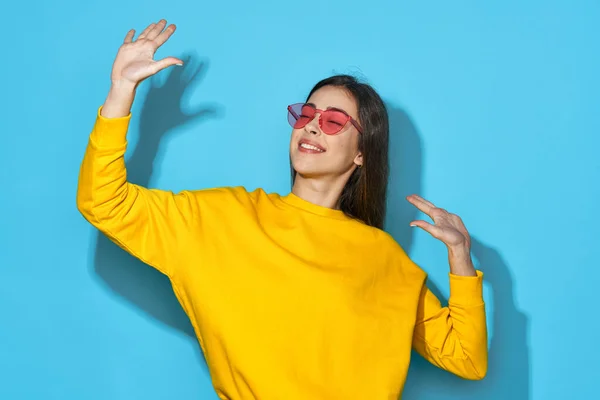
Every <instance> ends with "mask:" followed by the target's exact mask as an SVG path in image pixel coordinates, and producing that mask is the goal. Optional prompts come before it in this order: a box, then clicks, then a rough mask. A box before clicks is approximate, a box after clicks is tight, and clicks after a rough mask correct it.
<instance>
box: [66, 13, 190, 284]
mask: <svg viewBox="0 0 600 400" xmlns="http://www.w3.org/2000/svg"><path fill="white" fill-rule="evenodd" d="M165 25H166V21H164V20H161V21H160V22H158V23H157V24H150V25H149V26H148V27H147V28H146V29H145V30H144V31H143V32H142V33H141V34H140V35H139V37H138V38H137V39H136V40H135V41H133V36H134V33H135V32H134V31H133V30H131V31H129V32H128V33H127V35H126V37H125V40H124V43H123V45H122V46H121V47H120V49H119V51H118V54H117V57H116V59H115V61H114V64H113V68H112V73H111V82H112V85H111V88H110V91H109V93H108V96H107V97H106V101H105V102H104V104H103V105H102V106H101V107H100V108H99V109H98V114H97V116H96V121H95V124H94V127H93V129H92V132H91V134H90V137H89V142H88V146H87V149H86V152H85V155H84V158H83V162H82V164H81V169H80V174H79V182H78V188H77V207H78V209H79V211H80V212H81V213H82V215H83V216H84V217H85V218H86V219H87V220H88V221H89V222H90V223H91V224H92V225H94V226H95V227H96V228H98V229H99V230H100V231H101V232H103V233H104V234H105V235H106V236H108V237H109V238H110V239H111V240H112V241H114V242H115V243H116V244H118V245H119V246H120V247H122V248H123V249H125V250H126V251H128V252H129V253H131V254H132V255H134V256H135V257H137V258H139V259H140V260H142V261H144V262H145V263H147V264H149V265H152V266H154V267H155V268H157V269H158V270H159V271H161V272H163V273H164V274H166V275H168V276H172V274H173V272H174V271H173V268H172V267H171V266H172V265H173V264H174V261H175V260H174V258H176V257H177V255H178V254H179V253H180V252H179V248H180V247H181V246H184V245H185V244H186V243H185V241H186V240H187V238H189V237H190V235H189V234H188V233H190V232H191V231H192V228H193V225H194V223H195V221H196V220H197V218H196V217H197V214H198V210H197V205H196V202H195V199H194V195H193V194H192V193H190V192H187V191H184V192H181V193H179V194H173V193H172V192H168V191H161V190H150V189H147V188H144V187H141V186H138V185H134V184H131V183H129V182H128V181H127V172H126V169H125V160H124V155H125V150H126V147H127V140H126V135H127V130H128V126H129V121H130V118H131V111H130V110H131V106H132V103H133V100H134V97H135V91H136V88H137V86H138V85H139V83H140V82H141V81H142V80H144V79H145V78H147V77H149V76H151V75H153V74H155V73H157V72H158V71H160V70H162V69H164V68H166V67H168V66H171V65H174V64H179V63H182V61H181V60H179V59H177V58H174V57H167V58H164V59H162V60H160V61H154V60H153V56H154V53H155V51H156V49H157V48H158V47H159V46H161V45H162V44H163V43H164V42H165V41H166V40H167V39H168V38H169V37H170V36H171V34H172V33H173V32H174V30H175V26H174V25H171V26H169V27H167V28H166V29H164V28H165Z"/></svg>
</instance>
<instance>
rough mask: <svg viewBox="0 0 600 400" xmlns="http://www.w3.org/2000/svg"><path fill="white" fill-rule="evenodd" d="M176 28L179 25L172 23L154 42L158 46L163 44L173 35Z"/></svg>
mask: <svg viewBox="0 0 600 400" xmlns="http://www.w3.org/2000/svg"><path fill="white" fill-rule="evenodd" d="M176 28H177V27H176V26H175V25H174V24H171V25H169V26H168V27H167V29H165V30H164V31H162V32H161V33H160V34H159V35H158V36H157V37H156V39H154V42H155V43H156V44H157V47H160V46H162V45H163V44H164V43H165V42H166V41H167V40H168V39H169V38H170V37H171V35H172V34H173V33H174V32H175V29H176Z"/></svg>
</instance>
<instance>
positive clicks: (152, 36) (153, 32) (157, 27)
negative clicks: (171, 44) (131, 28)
mask: <svg viewBox="0 0 600 400" xmlns="http://www.w3.org/2000/svg"><path fill="white" fill-rule="evenodd" d="M166 24H167V21H165V20H164V19H161V20H160V21H158V23H156V24H155V25H154V27H153V28H152V29H150V31H149V32H148V34H147V35H146V39H148V40H154V39H156V37H157V36H158V35H159V34H160V33H161V32H162V30H163V29H165V25H166Z"/></svg>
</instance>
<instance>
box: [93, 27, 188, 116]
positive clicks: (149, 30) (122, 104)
mask: <svg viewBox="0 0 600 400" xmlns="http://www.w3.org/2000/svg"><path fill="white" fill-rule="evenodd" d="M166 25H167V21H165V20H164V19H161V20H160V21H158V22H157V23H155V24H150V25H148V26H147V27H146V29H144V31H143V32H142V33H141V34H140V35H139V36H138V38H137V39H136V40H133V35H134V34H135V30H133V29H132V30H130V31H129V32H127V35H126V36H125V40H124V41H123V44H122V45H121V47H120V48H119V51H118V53H117V57H116V58H115V61H114V62H113V67H112V72H111V75H110V79H111V82H112V84H111V87H110V91H109V92H108V96H107V97H106V100H105V102H104V104H103V106H102V112H101V115H102V116H104V117H107V118H117V117H124V116H126V115H128V114H129V113H130V110H131V106H132V104H133V100H134V97H135V92H136V89H137V86H138V85H139V84H140V82H142V81H143V80H144V79H146V78H147V77H149V76H152V75H154V74H156V73H157V72H159V71H160V70H162V69H165V68H167V67H169V66H171V65H175V64H177V65H183V61H182V60H180V59H179V58H177V57H165V58H163V59H162V60H158V61H155V60H154V53H156V50H157V49H158V48H159V47H160V46H162V45H163V44H164V43H165V42H166V41H167V40H168V39H169V38H170V37H171V35H172V34H173V32H175V25H173V24H171V25H169V26H168V27H167V28H166V29H165V26H166Z"/></svg>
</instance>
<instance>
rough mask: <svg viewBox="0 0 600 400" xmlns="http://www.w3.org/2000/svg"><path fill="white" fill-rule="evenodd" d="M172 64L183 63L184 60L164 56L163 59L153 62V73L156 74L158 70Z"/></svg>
mask: <svg viewBox="0 0 600 400" xmlns="http://www.w3.org/2000/svg"><path fill="white" fill-rule="evenodd" d="M171 65H183V61H181V60H180V59H179V58H175V57H166V58H163V59H162V60H159V61H156V62H155V63H154V64H152V74H156V73H157V72H159V71H161V70H163V69H165V68H167V67H170V66H171Z"/></svg>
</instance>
